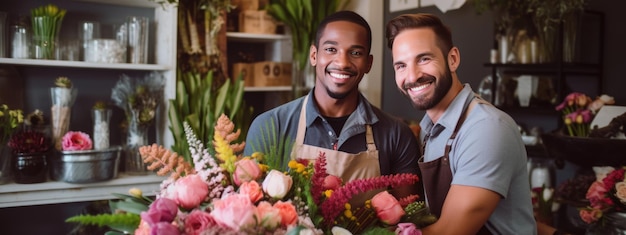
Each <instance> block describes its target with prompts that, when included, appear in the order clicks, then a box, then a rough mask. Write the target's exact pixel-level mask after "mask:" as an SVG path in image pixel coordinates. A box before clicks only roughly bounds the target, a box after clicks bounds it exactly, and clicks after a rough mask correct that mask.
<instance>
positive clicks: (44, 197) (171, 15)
mask: <svg viewBox="0 0 626 235" xmlns="http://www.w3.org/2000/svg"><path fill="white" fill-rule="evenodd" d="M48 3H51V4H55V5H57V6H58V7H60V8H64V9H67V14H66V16H65V18H64V20H63V23H62V27H61V35H60V40H65V39H68V38H69V39H71V38H77V36H76V35H77V34H76V32H77V28H78V27H77V23H78V22H79V21H82V20H97V21H101V22H102V23H106V24H107V25H108V24H111V23H112V22H117V23H123V21H124V20H125V17H126V16H130V15H142V16H147V17H149V18H150V37H149V43H150V45H149V48H150V50H149V59H148V63H147V64H130V63H111V64H109V63H90V62H84V61H64V60H39V59H14V58H0V66H11V67H14V68H16V70H17V71H19V72H20V74H19V78H17V79H16V80H13V81H11V82H12V83H17V82H20V83H24V84H25V85H24V89H25V90H24V92H25V94H26V97H27V99H26V101H25V102H26V104H25V106H26V107H25V110H24V112H25V113H29V112H31V111H33V110H34V109H40V110H43V111H44V115H48V114H47V111H48V110H49V107H50V106H49V104H48V103H49V99H50V98H49V94H48V93H47V90H46V89H47V88H48V87H51V86H52V85H53V83H48V82H52V81H53V80H54V79H55V78H56V77H57V76H61V75H63V76H67V77H69V78H70V79H72V82H73V83H74V84H75V85H76V86H78V89H79V93H78V96H77V102H76V103H77V105H75V106H74V107H73V108H72V109H73V112H72V116H73V117H72V119H71V122H72V124H71V126H70V128H71V129H72V130H79V131H84V132H87V133H89V132H91V128H90V127H91V125H92V124H91V117H90V116H88V115H85V113H86V112H85V111H87V110H90V109H91V105H93V103H88V104H87V103H86V102H87V100H89V101H91V100H104V101H108V100H110V92H111V88H112V86H110V87H106V86H109V85H111V84H114V83H115V82H116V81H117V80H118V79H119V76H120V75H122V74H132V75H134V76H131V77H143V76H144V75H146V74H149V73H151V72H153V71H157V72H159V73H161V74H162V75H163V76H164V77H165V89H164V94H163V102H162V103H161V104H160V105H159V106H160V107H159V110H158V114H157V118H156V122H155V125H154V127H155V128H154V130H153V131H152V132H154V134H155V142H156V143H158V144H162V145H164V146H171V145H172V144H173V137H172V136H171V134H170V131H169V128H168V124H167V114H166V110H167V100H168V99H173V98H174V97H175V96H174V94H175V86H176V35H177V31H176V27H177V23H176V21H177V10H176V8H175V7H173V6H171V5H163V6H161V5H159V4H157V3H154V2H152V1H149V0H73V1H65V0H50V1H47V2H45V4H48ZM43 4H44V3H42V2H41V1H37V0H25V1H20V3H19V4H17V3H16V4H3V5H2V6H0V11H5V12H9V16H10V17H13V19H14V18H15V17H17V16H18V15H25V16H26V15H28V14H29V9H32V8H34V7H38V6H40V5H43ZM13 19H11V20H13ZM11 20H7V23H8V24H11V23H12V21H11ZM101 27H104V25H103V24H101ZM101 30H104V28H101ZM42 81H45V82H42ZM43 83H45V84H43ZM103 84H104V85H105V86H103ZM44 90H45V92H42V91H44ZM81 102H82V103H81ZM78 103H81V104H80V105H78ZM26 108H27V109H26ZM86 127H89V128H86ZM114 128H117V127H112V129H114ZM113 131H117V130H112V133H113ZM117 137H118V136H112V138H117ZM162 180H163V178H162V177H158V176H155V175H143V176H130V175H124V174H123V173H122V174H120V175H119V177H117V178H116V179H113V180H110V181H105V182H99V183H88V184H69V183H65V182H56V181H47V182H43V183H38V184H14V183H9V184H5V185H0V208H5V207H19V206H30V205H44V204H54V203H65V202H80V201H91V200H101V199H112V198H113V196H112V194H111V193H127V192H128V190H129V189H130V188H131V187H137V188H140V189H142V190H143V192H144V193H146V195H154V192H155V191H156V190H158V188H159V184H160V182H161V181H162Z"/></svg>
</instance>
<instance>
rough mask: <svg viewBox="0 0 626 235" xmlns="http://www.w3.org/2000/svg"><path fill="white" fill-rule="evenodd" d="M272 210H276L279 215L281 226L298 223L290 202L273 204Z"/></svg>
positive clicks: (295, 212) (296, 213)
mask: <svg viewBox="0 0 626 235" xmlns="http://www.w3.org/2000/svg"><path fill="white" fill-rule="evenodd" d="M274 208H277V209H278V212H279V213H280V221H281V222H280V223H281V224H282V225H283V226H285V227H287V226H289V225H294V224H296V222H298V212H297V211H296V208H295V207H294V206H293V204H291V203H290V202H283V201H277V202H276V203H274Z"/></svg>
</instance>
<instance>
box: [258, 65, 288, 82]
mask: <svg viewBox="0 0 626 235" xmlns="http://www.w3.org/2000/svg"><path fill="white" fill-rule="evenodd" d="M253 71H254V75H253V76H254V86H255V87H266V86H290V85H291V63H285V62H273V61H262V62H256V63H253Z"/></svg>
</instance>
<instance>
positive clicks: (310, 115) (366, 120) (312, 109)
mask: <svg viewBox="0 0 626 235" xmlns="http://www.w3.org/2000/svg"><path fill="white" fill-rule="evenodd" d="M307 99H309V100H308V101H307V105H306V108H305V109H306V125H307V127H309V126H311V125H312V124H313V123H314V122H315V121H316V120H317V119H320V120H321V119H322V118H323V117H322V115H321V114H320V112H319V109H318V107H317V105H316V103H315V98H314V94H313V89H311V91H309V94H308V98H307ZM376 122H378V117H377V116H376V114H375V113H374V111H373V107H372V105H371V104H370V103H369V102H368V101H367V99H366V98H365V97H364V96H363V94H361V93H359V103H358V105H357V107H356V110H355V111H354V112H353V113H352V114H350V117H349V118H348V120H347V121H346V124H348V123H356V124H374V123H376Z"/></svg>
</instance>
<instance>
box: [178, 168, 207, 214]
mask: <svg viewBox="0 0 626 235" xmlns="http://www.w3.org/2000/svg"><path fill="white" fill-rule="evenodd" d="M175 187H176V188H175V191H174V193H173V194H174V195H173V196H174V198H173V199H174V201H176V203H178V205H179V206H181V207H183V208H185V209H191V208H195V207H197V206H198V205H200V203H202V202H203V201H204V199H206V197H207V195H208V194H209V186H208V185H207V184H206V182H204V181H203V180H202V178H201V177H200V176H199V175H196V174H193V175H186V176H184V177H182V178H180V179H178V181H176V182H175Z"/></svg>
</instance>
